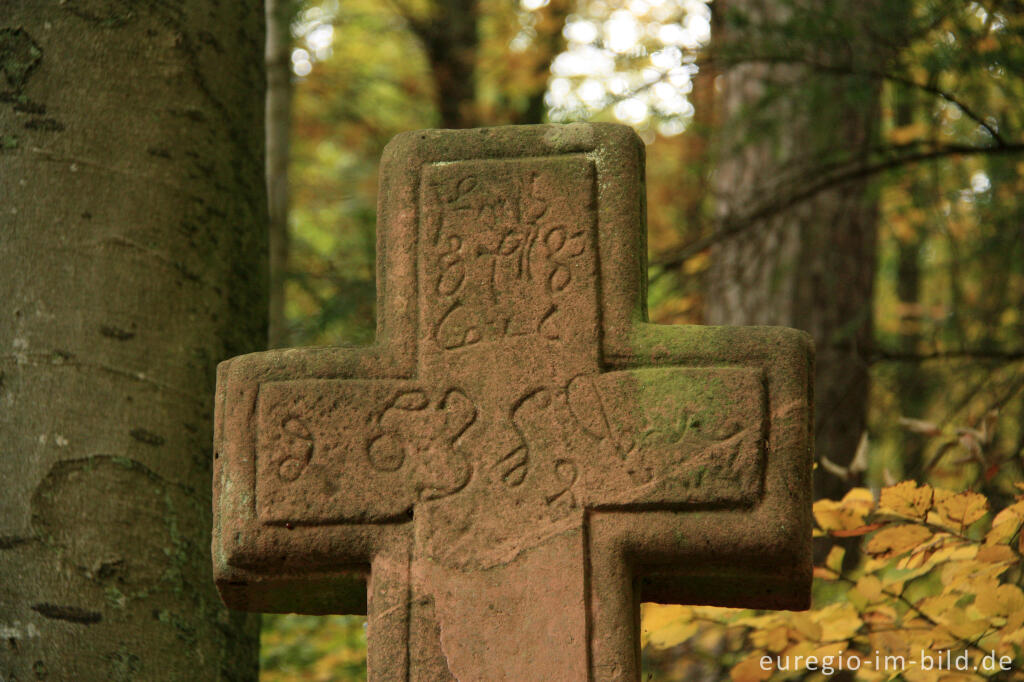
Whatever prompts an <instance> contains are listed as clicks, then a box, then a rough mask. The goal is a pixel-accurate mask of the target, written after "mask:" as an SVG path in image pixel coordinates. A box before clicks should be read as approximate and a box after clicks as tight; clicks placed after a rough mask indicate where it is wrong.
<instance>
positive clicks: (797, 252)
mask: <svg viewBox="0 0 1024 682" xmlns="http://www.w3.org/2000/svg"><path fill="white" fill-rule="evenodd" d="M716 4H718V3H716ZM799 4H800V6H801V7H804V6H806V7H810V8H815V7H817V8H819V9H823V8H825V7H826V6H831V7H832V8H833V10H834V11H837V12H839V11H845V12H847V13H848V14H849V15H850V17H851V18H853V17H854V16H855V15H856V13H858V12H859V13H870V12H871V7H872V6H873V5H874V3H863V4H861V3H858V4H857V5H856V6H854V5H839V4H837V3H826V2H824V1H823V0H815V1H814V2H809V3H799ZM795 6H796V4H795V3H791V2H787V0H729V1H728V3H726V11H729V12H736V13H742V14H743V15H744V16H745V17H746V22H739V23H736V22H734V23H733V24H732V25H731V26H730V25H728V22H726V24H727V25H726V27H725V35H724V36H722V35H720V36H719V37H718V38H717V39H716V40H717V41H720V42H721V41H724V42H725V43H726V44H730V45H732V46H733V48H732V52H733V56H734V58H736V60H737V62H738V63H736V64H735V65H733V66H731V67H729V68H724V69H723V71H724V73H723V75H722V76H721V79H722V83H721V93H722V94H721V96H720V104H719V106H720V115H721V119H720V120H721V122H722V126H721V130H723V131H724V133H723V136H722V139H720V140H719V149H720V154H721V156H720V158H719V159H718V162H717V165H716V170H715V174H714V177H713V179H712V188H713V193H714V196H715V200H716V206H717V211H718V214H717V220H718V222H719V224H720V226H721V228H720V229H722V230H726V231H735V233H734V234H733V236H731V237H729V238H726V239H723V240H722V241H721V242H720V243H719V244H718V245H717V246H716V247H715V248H714V249H713V250H712V264H711V267H710V269H709V272H708V280H707V281H708V296H707V302H706V321H707V322H708V323H709V324H756V325H784V326H790V327H796V328H798V329H803V330H805V331H807V332H809V333H810V334H811V335H812V336H813V337H814V340H815V345H816V347H817V371H816V379H815V450H816V453H817V455H818V456H819V457H820V456H825V457H828V458H829V459H830V460H831V461H833V462H835V463H837V464H840V465H844V466H845V465H846V464H848V463H849V462H850V460H851V459H852V457H853V455H854V453H855V451H856V448H857V443H858V441H859V439H860V436H861V434H862V432H863V431H864V429H865V427H866V413H867V400H868V390H869V366H868V364H867V362H866V361H865V359H864V357H865V355H866V353H867V352H868V351H869V349H870V347H871V341H872V332H873V328H872V307H871V305H872V297H873V282H874V274H875V241H876V215H877V210H876V202H875V200H874V199H873V197H872V196H871V195H870V194H869V191H868V185H867V180H858V181H852V182H847V183H845V184H842V185H838V186H836V187H833V188H831V189H827V190H825V191H822V192H819V193H818V194H816V195H815V196H813V197H811V198H810V199H806V200H803V201H800V202H796V203H794V204H793V205H791V206H786V207H784V208H782V209H781V210H776V211H773V212H770V213H766V214H765V215H761V216H757V217H752V218H747V217H746V216H747V215H750V213H751V212H752V211H754V210H755V209H757V207H758V206H763V205H765V204H767V203H770V202H772V201H776V200H778V198H779V197H781V196H784V195H785V194H786V193H796V192H797V191H799V189H800V188H801V187H802V186H803V184H805V183H807V182H808V181H811V180H813V179H815V177H816V176H815V172H816V171H815V167H816V164H821V163H826V162H828V161H834V160H837V159H842V160H844V161H846V162H855V161H856V160H857V159H858V158H866V155H867V153H868V147H869V145H870V143H871V142H872V138H873V134H874V133H873V129H874V126H875V125H876V124H877V120H878V83H877V81H876V82H871V81H870V80H869V79H867V78H863V77H855V76H843V75H837V74H836V73H834V72H823V71H821V72H816V71H815V70H814V69H813V68H812V67H809V66H805V65H803V64H801V63H799V61H800V60H799V59H793V60H787V59H786V58H780V59H776V58H774V57H773V56H771V55H764V54H758V51H759V50H761V49H762V47H760V46H764V49H766V50H767V49H771V46H773V45H776V46H777V45H780V44H781V45H782V47H783V49H785V47H786V46H785V44H784V43H778V42H772V40H770V39H768V38H767V37H765V36H764V35H763V34H758V33H757V32H758V31H759V30H761V28H760V27H761V26H763V25H764V24H765V23H774V24H776V25H779V24H784V23H785V22H786V21H787V20H788V15H789V13H790V12H791V11H792V9H793V8H794V7H795ZM719 10H721V8H719ZM861 16H862V17H863V16H864V15H863V14H862V15H861ZM853 33H856V32H853ZM776 40H777V39H776ZM794 40H799V38H794ZM736 46H739V48H737V47H736ZM864 47H865V46H864V45H856V44H854V45H851V44H849V43H843V42H841V41H835V42H834V44H832V43H829V42H824V43H823V44H822V45H818V46H815V48H816V50H808V51H809V52H811V53H812V54H813V57H814V59H817V60H822V61H824V62H826V63H827V62H828V60H829V59H830V56H829V55H828V54H823V51H824V50H826V49H833V50H834V51H835V52H836V55H837V58H838V59H840V60H841V59H844V58H845V56H846V55H848V54H854V55H865V53H864ZM737 49H739V50H740V51H742V50H749V51H750V53H749V54H746V55H743V54H739V55H737ZM868 56H870V53H869V54H868ZM865 58H867V57H865ZM725 61H729V60H728V59H726V60H725ZM849 484H850V482H848V481H842V480H841V479H839V478H836V477H834V476H832V475H830V474H827V473H826V472H824V470H823V469H822V468H820V467H819V469H818V470H817V472H816V477H815V487H816V490H815V494H816V496H818V497H837V496H839V497H841V496H842V494H843V493H844V492H845V491H846V489H847V488H848V487H849Z"/></svg>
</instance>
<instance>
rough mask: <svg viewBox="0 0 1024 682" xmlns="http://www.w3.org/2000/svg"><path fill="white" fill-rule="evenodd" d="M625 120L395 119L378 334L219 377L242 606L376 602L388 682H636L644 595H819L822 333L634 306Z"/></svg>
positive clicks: (636, 149)
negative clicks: (662, 321)
mask: <svg viewBox="0 0 1024 682" xmlns="http://www.w3.org/2000/svg"><path fill="white" fill-rule="evenodd" d="M642 177H643V146H642V144H641V143H640V142H639V140H638V139H637V138H636V136H635V135H634V134H633V132H632V131H631V130H630V129H629V128H626V127H624V126H617V125H611V124H572V125H566V126H558V125H548V126H529V127H509V128H494V129H481V130H464V131H421V132H416V133H409V134H405V135H400V136H398V137H397V138H395V139H394V140H393V141H392V142H391V144H389V145H388V148H387V149H386V150H385V152H384V159H383V163H382V170H381V197H380V209H379V217H380V220H379V225H380V228H379V240H378V273H379V277H380V284H379V290H380V292H379V308H380V315H379V319H380V325H379V330H378V341H377V343H376V345H374V346H370V347H366V348H325V349H296V350H283V351H270V352H266V353H258V354H253V355H246V356H241V357H238V358H234V359H233V360H229V361H228V362H225V363H223V364H221V366H220V367H219V368H218V383H217V400H216V410H217V415H216V434H215V451H216V453H215V457H216V460H215V479H214V496H215V502H214V504H215V516H216V523H215V530H214V540H213V548H214V563H215V570H216V578H217V583H218V586H219V587H220V590H221V595H222V596H223V598H224V601H225V602H226V603H227V604H228V605H229V606H232V607H234V608H239V609H248V610H256V611H297V612H304V613H353V612H356V613H358V612H362V613H366V612H367V610H368V613H369V650H368V658H369V663H368V665H369V673H370V677H371V678H372V679H375V680H431V681H436V680H481V681H488V682H490V681H494V680H516V681H522V680H564V681H572V680H600V681H603V680H635V679H638V676H639V662H638V655H637V633H636V629H637V628H636V620H637V610H638V609H637V605H638V603H639V601H640V600H641V599H643V600H647V601H662V602H675V603H692V604H720V605H733V606H752V607H767V608H806V607H807V605H808V601H809V590H810V582H811V560H810V539H811V522H810V518H811V514H810V509H811V507H810V504H811V498H810V493H811V484H810V466H811V435H810V426H809V425H810V423H811V395H810V385H811V376H812V349H811V344H810V341H809V340H808V337H807V336H806V335H805V334H802V333H800V332H797V331H794V330H791V329H783V328H771V327H751V328H728V327H662V326H657V325H651V324H649V323H648V322H647V321H646V306H645V296H646V291H645V286H646V276H645V248H646V246H645V236H644V225H643V210H644V204H643V199H644V194H643V179H642Z"/></svg>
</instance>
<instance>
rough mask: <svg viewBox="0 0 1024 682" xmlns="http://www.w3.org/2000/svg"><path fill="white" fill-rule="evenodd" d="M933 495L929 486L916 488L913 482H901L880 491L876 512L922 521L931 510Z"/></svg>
mask: <svg viewBox="0 0 1024 682" xmlns="http://www.w3.org/2000/svg"><path fill="white" fill-rule="evenodd" d="M933 494H934V491H933V490H932V487H931V486H930V485H927V484H925V485H921V486H918V485H917V483H915V482H914V481H903V482H902V483H899V484H897V485H894V486H890V487H888V488H883V489H882V495H881V498H880V499H879V502H878V511H880V512H888V513H891V514H898V515H899V516H907V517H910V518H914V519H923V518H924V517H925V515H926V514H927V513H928V510H929V509H931V506H932V496H933Z"/></svg>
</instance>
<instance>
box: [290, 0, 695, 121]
mask: <svg viewBox="0 0 1024 682" xmlns="http://www.w3.org/2000/svg"><path fill="white" fill-rule="evenodd" d="M547 1H548V0H521V5H520V6H521V8H522V10H523V30H522V32H520V34H519V35H518V36H516V38H515V39H513V41H512V44H511V48H512V49H513V50H520V51H522V50H528V49H530V48H531V41H532V35H531V34H532V29H531V28H530V24H531V13H532V12H533V11H535V10H537V9H540V8H541V7H543V6H544V5H546V4H547ZM337 10H338V4H337V2H336V1H335V0H330V1H328V2H324V3H322V4H320V5H314V6H312V7H310V8H308V9H306V10H304V11H303V12H301V13H300V15H299V17H298V19H297V21H296V23H295V25H294V26H293V32H294V34H295V37H296V43H297V45H298V46H297V47H296V48H295V49H294V50H293V51H292V70H293V72H294V73H295V75H297V76H299V77H300V78H301V77H304V76H307V75H309V73H310V72H311V71H312V70H313V65H314V64H315V63H316V62H317V61H323V60H324V59H327V58H328V57H329V56H330V55H331V46H332V43H333V40H334V27H333V26H332V21H333V20H334V17H335V14H336V13H337ZM577 10H578V11H577V12H576V13H574V14H571V15H570V16H569V17H568V19H567V21H566V24H565V29H564V31H563V35H564V36H565V39H566V41H567V44H568V47H567V49H566V50H565V52H563V53H562V54H560V55H558V57H557V58H555V60H554V62H553V63H552V65H551V80H550V82H549V84H548V92H547V95H546V96H545V102H546V103H547V105H548V110H549V115H550V118H551V119H552V120H553V121H569V120H578V119H588V118H591V117H593V116H595V115H596V114H598V113H600V112H602V111H606V110H607V111H610V112H611V114H612V116H613V117H614V118H615V119H617V120H618V121H621V122H623V123H627V124H629V125H632V126H634V127H635V128H637V129H638V130H639V131H640V133H641V135H642V136H644V137H645V139H646V138H649V137H650V136H651V135H652V134H653V131H654V130H655V129H656V130H657V131H658V132H659V133H661V134H662V135H677V134H679V133H681V132H682V131H683V130H684V129H685V127H686V124H687V122H688V121H689V119H690V117H691V116H692V115H693V105H691V104H690V102H689V100H688V99H687V94H688V93H689V92H690V90H691V89H692V83H691V78H692V77H693V75H694V74H696V73H697V66H696V64H695V63H694V62H695V60H696V51H697V50H698V49H699V48H701V47H702V46H703V45H705V44H706V43H707V41H708V40H709V39H710V37H711V23H710V20H711V10H710V9H709V8H708V6H707V3H706V2H705V0H631V2H628V3H624V4H620V3H616V2H605V1H604V0H592V1H590V2H587V1H586V0H583V1H581V2H580V3H579V5H578V7H577ZM648 141H649V140H648Z"/></svg>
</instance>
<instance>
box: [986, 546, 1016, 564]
mask: <svg viewBox="0 0 1024 682" xmlns="http://www.w3.org/2000/svg"><path fill="white" fill-rule="evenodd" d="M976 558H977V560H978V561H982V562H985V563H989V564H995V563H999V562H1003V561H1016V560H1017V559H1018V557H1017V554H1016V553H1015V552H1014V551H1013V550H1012V549H1010V548H1009V547H1008V546H1007V545H984V546H982V547H980V548H979V549H978V555H977V557H976Z"/></svg>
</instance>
